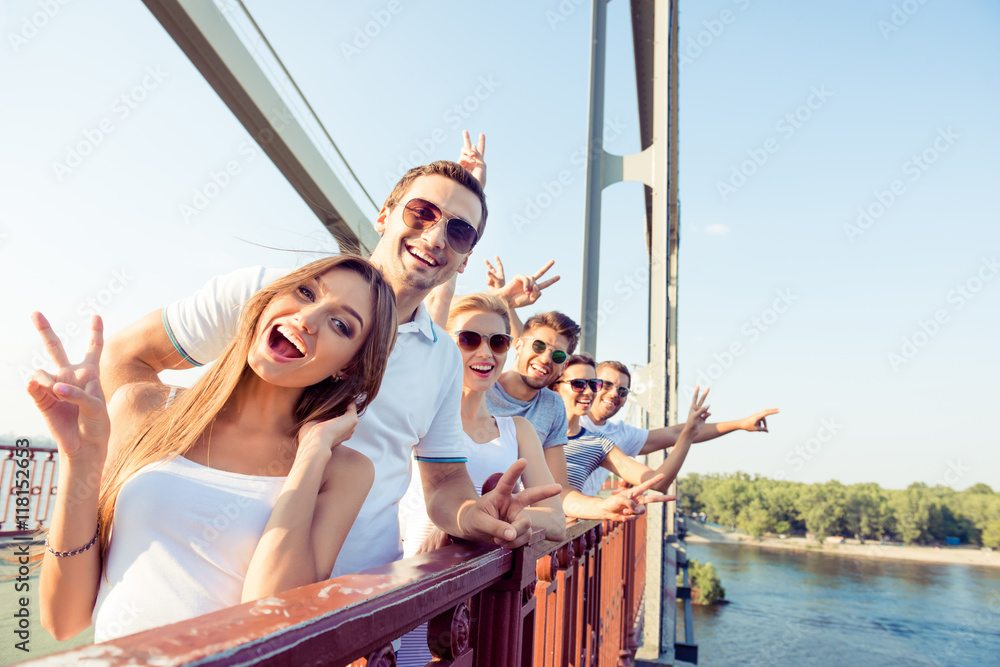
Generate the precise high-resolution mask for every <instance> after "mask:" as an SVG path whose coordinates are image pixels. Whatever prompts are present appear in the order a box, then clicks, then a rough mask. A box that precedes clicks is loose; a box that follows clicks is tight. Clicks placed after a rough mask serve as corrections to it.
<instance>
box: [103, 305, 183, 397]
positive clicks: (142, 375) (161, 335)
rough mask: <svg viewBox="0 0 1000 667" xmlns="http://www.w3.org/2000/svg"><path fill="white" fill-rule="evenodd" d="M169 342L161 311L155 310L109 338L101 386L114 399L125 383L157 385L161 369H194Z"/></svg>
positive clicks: (105, 351)
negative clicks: (116, 392)
mask: <svg viewBox="0 0 1000 667" xmlns="http://www.w3.org/2000/svg"><path fill="white" fill-rule="evenodd" d="M193 367H194V365H193V364H191V363H190V362H188V361H185V360H184V357H182V356H181V354H180V352H178V351H177V349H176V348H175V347H174V345H173V343H171V342H170V337H169V336H168V335H167V331H166V329H164V328H163V311H162V310H156V311H153V312H152V313H149V314H148V315H146V316H145V317H143V318H142V319H140V320H138V321H137V322H134V323H133V324H131V325H129V326H128V327H126V328H125V329H122V330H121V331H119V332H118V333H116V334H115V335H114V336H112V337H111V338H109V339H108V341H107V344H106V345H105V348H104V354H103V355H101V386H102V388H103V390H104V395H105V396H113V395H114V393H115V391H117V390H118V388H119V387H121V386H123V385H126V384H134V383H144V384H150V383H152V384H159V383H160V378H159V377H158V374H159V373H160V371H163V370H167V369H170V370H180V369H183V368H193Z"/></svg>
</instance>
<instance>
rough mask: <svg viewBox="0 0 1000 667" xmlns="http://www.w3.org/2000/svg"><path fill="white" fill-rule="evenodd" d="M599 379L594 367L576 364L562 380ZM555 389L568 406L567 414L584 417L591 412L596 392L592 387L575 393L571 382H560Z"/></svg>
mask: <svg viewBox="0 0 1000 667" xmlns="http://www.w3.org/2000/svg"><path fill="white" fill-rule="evenodd" d="M595 377H597V374H596V373H595V372H594V367H593V366H588V365H587V364H574V365H573V366H570V367H569V368H567V369H566V372H565V373H563V375H562V377H561V378H559V379H560V380H578V379H580V380H593V379H594V378H595ZM553 388H554V389H555V390H556V391H557V392H559V395H560V396H561V397H562V400H563V403H564V404H565V405H566V414H567V415H571V416H576V417H582V416H583V415H585V414H587V413H588V412H589V411H590V406H591V405H592V404H593V402H594V392H593V391H591V390H590V385H587V386H586V387H584V388H583V391H580V392H576V391H573V386H572V385H570V383H569V382H560V383H559V384H557V385H554V386H553Z"/></svg>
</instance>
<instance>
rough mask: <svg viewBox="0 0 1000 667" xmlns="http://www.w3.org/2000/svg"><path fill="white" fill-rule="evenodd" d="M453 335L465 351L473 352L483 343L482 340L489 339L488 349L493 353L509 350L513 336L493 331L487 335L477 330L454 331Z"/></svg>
mask: <svg viewBox="0 0 1000 667" xmlns="http://www.w3.org/2000/svg"><path fill="white" fill-rule="evenodd" d="M454 336H455V340H456V341H458V346H459V347H460V348H462V349H463V350H465V351H466V352H475V351H476V350H478V349H479V346H480V345H482V344H483V341H484V340H486V341H489V344H490V349H491V350H493V353H494V354H503V353H504V352H506V351H507V350H509V349H510V342H511V341H512V340H513V338H511V337H510V336H508V335H507V334H505V333H495V334H491V335H489V336H487V335H486V334H481V333H479V332H478V331H456V332H455V334H454Z"/></svg>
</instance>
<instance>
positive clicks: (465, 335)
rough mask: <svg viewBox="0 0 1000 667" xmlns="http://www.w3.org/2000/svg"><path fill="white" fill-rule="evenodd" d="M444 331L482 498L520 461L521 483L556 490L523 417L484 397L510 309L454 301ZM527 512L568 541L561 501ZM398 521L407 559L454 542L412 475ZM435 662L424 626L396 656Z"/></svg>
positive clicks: (482, 300) (501, 359)
mask: <svg viewBox="0 0 1000 667" xmlns="http://www.w3.org/2000/svg"><path fill="white" fill-rule="evenodd" d="M446 329H447V330H448V333H450V334H451V337H452V338H453V339H454V340H455V343H456V344H457V345H458V349H459V350H460V351H461V353H462V374H463V375H462V430H463V431H464V438H463V444H464V447H465V450H466V457H467V459H468V460H467V462H466V468H467V469H468V471H469V476H470V477H471V478H472V483H473V484H475V485H476V491H477V492H479V493H482V492H483V486H484V485H487V487H489V483H490V478H491V477H492V478H494V479H495V478H496V477H499V474H500V473H502V472H503V471H505V470H507V469H508V468H509V467H510V466H511V465H512V464H513V463H514V462H515V461H517V460H518V459H524V461H525V462H526V464H527V465H526V467H525V469H524V473H523V474H522V476H521V478H522V480H523V481H524V486H525V488H530V487H541V486H546V485H552V484H554V482H553V480H552V473H551V472H549V467H548V465H547V464H546V462H545V455H544V454H543V453H542V443H541V442H540V441H539V439H538V434H537V433H536V432H535V429H534V427H533V426H532V425H531V422H529V421H528V420H527V419H525V418H523V417H494V416H492V415H491V414H490V413H489V411H487V409H486V392H487V390H488V389H489V388H490V387H492V386H493V384H494V383H495V382H496V381H497V378H499V377H500V373H501V372H502V371H503V367H504V364H505V363H506V361H507V350H509V349H510V344H511V340H512V339H511V336H510V320H509V319H508V315H507V304H506V302H505V301H504V300H503V299H501V298H500V297H498V296H496V295H494V294H488V293H483V294H469V295H466V296H460V297H456V298H455V299H454V300H453V301H452V302H451V308H450V309H449V311H448V318H447V325H446ZM556 488H558V487H556ZM486 490H487V491H488V490H489V488H487V489H486ZM525 511H526V512H527V513H528V515H529V516H530V518H531V525H532V527H534V528H542V529H544V530H545V538H546V539H549V540H555V541H560V540H562V539H564V538H565V537H566V518H565V516H564V515H563V511H562V504H561V501H560V498H559V496H558V495H554V496H553V497H551V498H547V499H545V500H541V501H539V502H537V503H535V504H534V505H533V506H532V507H529V508H528V509H526V510H525ZM399 522H400V534H401V535H402V537H403V555H404V557H409V556H414V555H416V554H420V553H424V552H426V551H433V550H434V549H438V548H440V547H442V546H445V545H447V544H449V543H450V542H451V540H450V539H449V538H448V536H447V535H445V534H444V532H443V531H442V530H441V529H440V528H437V527H436V526H434V524H433V523H431V520H430V519H429V518H428V517H427V510H426V505H425V503H424V494H423V488H422V484H421V480H420V475H419V473H415V474H414V476H413V480H412V481H411V482H410V487H409V489H408V490H407V492H406V495H405V496H403V500H402V501H401V502H400V512H399ZM431 658H432V656H431V654H430V651H429V650H428V648H427V629H426V625H422V626H420V627H418V628H416V629H415V630H412V631H411V632H409V633H408V634H406V635H405V636H403V638H402V645H401V647H400V650H399V652H398V654H397V656H396V660H397V663H396V664H397V665H399V667H411V666H418V665H419V666H421V667H422V666H423V665H426V664H427V663H428V662H429V661H430V660H431Z"/></svg>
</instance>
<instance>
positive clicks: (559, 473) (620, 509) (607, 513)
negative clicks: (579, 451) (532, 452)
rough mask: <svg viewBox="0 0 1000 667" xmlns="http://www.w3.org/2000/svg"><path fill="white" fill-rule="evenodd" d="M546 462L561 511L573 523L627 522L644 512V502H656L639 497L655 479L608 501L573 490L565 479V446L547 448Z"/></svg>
mask: <svg viewBox="0 0 1000 667" xmlns="http://www.w3.org/2000/svg"><path fill="white" fill-rule="evenodd" d="M544 453H545V462H546V463H547V464H548V467H549V470H550V471H551V473H552V477H553V478H554V479H555V480H556V483H557V484H559V485H561V486H562V493H561V494H560V495H561V499H562V508H563V513H564V514H565V515H566V517H567V518H575V519H602V520H605V521H630V520H632V519H634V518H635V517H637V516H638V515H640V514H642V513H643V512H644V511H645V510H644V509H643V508H642V507H641V505H643V504H645V503H646V502H653V501H655V500H656V499H657V498H658V499H661V500H662V499H663V497H661V496H660V497H657V498H653V497H649V498H648V499H646V498H644V497H643V496H642V493H643V492H644V491H645V490H646V489H648V488H649V486H650V485H651V484H652V483H655V482H656V481H659V478H657V479H654V480H653V482H651V483H650V484H647V485H644V486H642V487H641V488H639V489H638V490H636V489H628V490H627V491H626V492H622V493H616V494H614V495H612V496H610V497H608V498H598V497H596V496H588V495H584V494H582V493H580V492H579V491H577V490H576V489H574V488H573V487H572V486H571V485H570V483H569V479H568V477H567V475H566V453H565V450H564V445H557V446H555V447H549V448H548V449H545V450H544Z"/></svg>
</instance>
